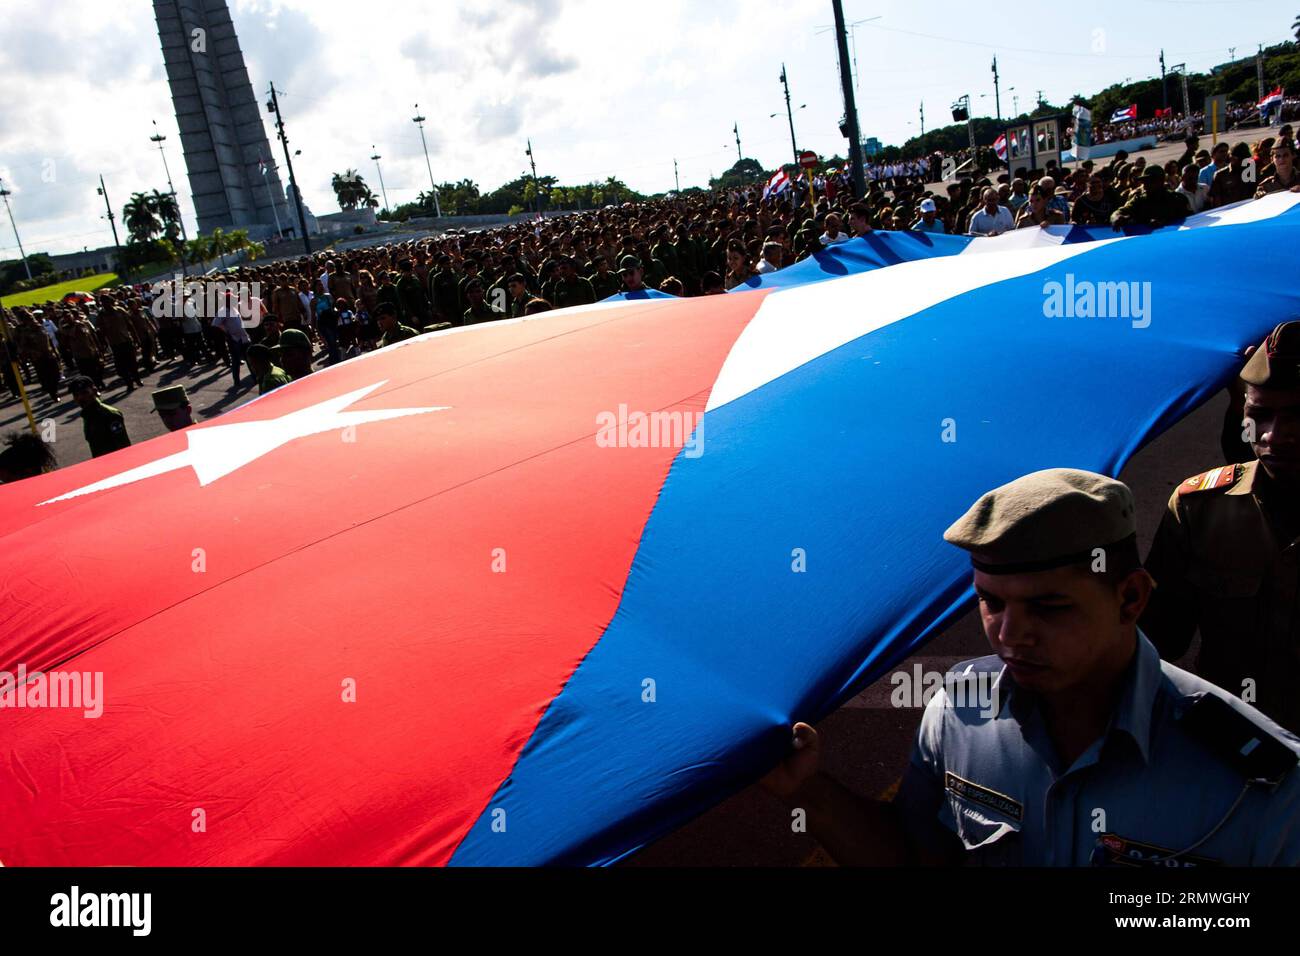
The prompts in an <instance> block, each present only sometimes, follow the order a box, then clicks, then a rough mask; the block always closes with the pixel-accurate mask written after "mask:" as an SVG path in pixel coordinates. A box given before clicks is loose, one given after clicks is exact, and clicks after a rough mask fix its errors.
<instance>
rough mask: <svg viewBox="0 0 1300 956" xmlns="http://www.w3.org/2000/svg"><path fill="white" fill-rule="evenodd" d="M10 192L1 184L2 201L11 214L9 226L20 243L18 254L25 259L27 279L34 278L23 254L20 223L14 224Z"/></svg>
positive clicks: (25, 254)
mask: <svg viewBox="0 0 1300 956" xmlns="http://www.w3.org/2000/svg"><path fill="white" fill-rule="evenodd" d="M12 195H13V193H11V192H10V191H9V190H7V189H5V187H4V183H3V182H0V199H3V200H4V201H5V211H6V212H8V213H9V225H11V226H13V228H14V241H15V242H17V243H18V254H19V255H20V256H22V258H23V268H24V269H26V270H27V278H28V279H30V278H31V277H32V267H31V264H30V263H28V261H27V253H25V252H23V241H22V240H21V239H19V238H18V223H16V222H14V211H13V208H12V207H11V206H10V205H9V197H10V196H12Z"/></svg>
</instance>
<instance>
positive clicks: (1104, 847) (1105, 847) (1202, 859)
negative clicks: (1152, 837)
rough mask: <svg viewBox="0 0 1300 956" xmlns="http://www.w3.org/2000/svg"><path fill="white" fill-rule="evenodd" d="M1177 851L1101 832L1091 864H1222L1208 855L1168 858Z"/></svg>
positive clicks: (1187, 865) (1191, 865)
mask: <svg viewBox="0 0 1300 956" xmlns="http://www.w3.org/2000/svg"><path fill="white" fill-rule="evenodd" d="M1177 852H1178V851H1177V850H1168V849H1165V848H1164V847H1162V846H1154V845H1152V844H1150V843H1140V842H1138V841H1137V840H1130V839H1128V838H1127V837H1122V836H1119V835H1118V834H1115V833H1103V834H1102V835H1101V836H1099V837H1098V838H1097V849H1096V850H1095V851H1094V853H1093V865H1094V866H1168V867H1197V866H1222V865H1223V863H1222V861H1220V860H1214V859H1211V858H1210V857H1208V856H1191V855H1189V854H1184V855H1183V856H1180V857H1178V859H1176V860H1171V859H1169V857H1171V856H1173V855H1174V854H1175V853H1177Z"/></svg>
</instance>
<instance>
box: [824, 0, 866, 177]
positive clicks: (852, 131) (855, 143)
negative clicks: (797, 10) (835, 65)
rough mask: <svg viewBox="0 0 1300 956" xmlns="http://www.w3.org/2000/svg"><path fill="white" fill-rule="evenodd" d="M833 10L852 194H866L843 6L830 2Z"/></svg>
mask: <svg viewBox="0 0 1300 956" xmlns="http://www.w3.org/2000/svg"><path fill="white" fill-rule="evenodd" d="M831 5H832V6H833V7H834V9H835V40H836V46H837V47H839V55H840V85H841V86H842V87H843V88H844V120H845V125H847V127H848V138H849V166H850V169H851V170H852V173H853V194H854V195H855V196H859V197H861V196H865V195H866V194H867V181H866V175H865V174H864V173H863V171H862V133H861V130H859V128H858V105H857V101H856V100H855V99H854V96H853V70H852V67H851V66H850V63H849V39H848V35H847V33H846V31H845V28H844V4H843V2H842V0H831Z"/></svg>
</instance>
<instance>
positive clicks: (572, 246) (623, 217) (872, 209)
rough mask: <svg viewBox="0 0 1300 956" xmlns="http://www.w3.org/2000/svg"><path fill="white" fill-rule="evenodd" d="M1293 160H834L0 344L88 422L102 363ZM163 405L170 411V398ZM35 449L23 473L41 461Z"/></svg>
mask: <svg viewBox="0 0 1300 956" xmlns="http://www.w3.org/2000/svg"><path fill="white" fill-rule="evenodd" d="M1294 161H1295V148H1294V143H1293V140H1292V130H1291V128H1290V127H1289V126H1288V127H1283V128H1281V130H1279V132H1278V135H1277V136H1276V137H1271V136H1270V137H1267V138H1265V139H1262V140H1260V141H1259V142H1257V143H1254V144H1253V145H1251V144H1247V143H1245V142H1238V143H1236V144H1235V145H1232V146H1229V144H1228V143H1227V141H1220V142H1219V143H1218V145H1217V146H1216V147H1215V148H1214V150H1213V151H1209V150H1204V149H1201V148H1200V147H1199V142H1198V141H1197V139H1196V137H1194V136H1191V137H1188V139H1187V141H1186V145H1185V150H1184V153H1183V155H1182V156H1181V157H1180V158H1178V159H1174V160H1170V161H1169V162H1167V163H1165V164H1163V165H1158V164H1153V163H1147V161H1146V159H1145V157H1142V156H1137V157H1136V158H1133V159H1131V160H1130V158H1129V156H1128V155H1127V154H1126V153H1124V152H1120V153H1119V154H1118V155H1116V157H1115V158H1114V159H1112V160H1111V161H1110V162H1108V163H1106V164H1104V165H1097V164H1094V163H1093V162H1091V161H1088V162H1084V163H1082V164H1079V165H1078V166H1077V167H1076V168H1074V169H1073V170H1070V171H1066V170H1063V169H1060V168H1058V167H1057V166H1056V165H1055V164H1054V163H1049V164H1048V165H1047V167H1046V168H1045V169H1042V170H1030V171H1025V172H1021V173H1018V174H1016V175H1014V176H1012V175H1010V174H1006V173H1004V174H1001V175H999V176H998V177H997V179H996V181H994V180H991V179H989V178H988V177H982V178H979V179H976V178H974V177H971V176H963V177H961V178H959V179H956V180H953V181H949V182H947V183H946V184H942V188H939V189H933V188H931V187H932V185H933V184H932V183H931V179H932V174H933V172H934V169H933V164H932V163H930V162H927V161H924V160H921V161H916V162H911V163H897V164H892V165H888V166H879V167H876V169H875V170H874V171H875V173H876V174H877V176H878V178H874V179H870V180H868V181H867V189H866V194H865V195H864V196H861V197H858V196H856V195H855V194H854V192H853V187H852V183H851V180H850V178H849V176H848V175H847V173H846V172H845V171H843V170H833V171H831V172H830V173H829V174H827V175H822V176H818V177H817V178H816V179H815V188H816V200H815V205H814V204H813V199H812V198H810V197H809V195H808V192H807V190H806V189H802V188H799V184H795V186H794V188H790V189H787V190H785V191H784V192H782V193H781V194H779V195H775V196H768V197H766V198H765V197H764V195H763V190H762V188H761V187H760V186H758V185H755V186H753V187H749V188H746V189H739V190H733V191H731V192H714V193H706V194H699V195H687V196H672V197H669V198H667V199H664V200H656V201H650V202H643V203H635V204H633V203H629V204H625V205H623V206H619V207H606V208H604V209H599V210H594V211H589V212H583V213H576V214H571V215H567V216H562V217H556V218H551V219H547V220H531V221H523V222H515V223H513V224H509V225H504V226H500V227H496V228H492V229H488V230H484V231H481V232H477V233H473V234H446V235H439V236H434V237H430V238H422V239H418V240H409V241H405V242H390V243H386V244H383V245H377V246H370V247H364V248H358V249H352V250H348V251H338V252H331V251H325V252H320V253H317V254H315V255H313V256H311V257H302V258H298V259H285V260H280V261H274V262H270V263H266V264H249V265H245V266H242V267H240V268H236V269H234V270H230V271H228V272H225V273H222V274H218V275H210V276H204V277H196V278H186V279H184V280H182V281H178V282H164V283H161V284H158V285H156V286H150V287H136V286H123V287H119V288H115V289H106V290H101V291H100V292H99V293H98V294H97V296H96V297H95V298H94V300H93V301H83V300H80V299H78V298H73V299H72V300H71V301H67V302H47V303H45V304H44V306H42V307H39V308H27V307H19V308H14V309H11V310H8V312H5V313H0V321H3V322H4V323H5V327H6V330H7V332H8V335H7V337H6V338H7V341H6V342H5V343H4V349H5V351H6V353H12V355H13V357H14V358H16V359H17V365H18V368H19V369H20V371H21V372H22V373H23V374H24V378H25V380H27V381H34V382H36V383H38V384H39V390H40V392H41V393H43V396H44V397H43V401H46V402H49V403H51V404H58V402H59V401H60V398H61V393H66V394H69V395H74V397H75V398H76V400H77V401H78V403H79V404H80V405H81V406H82V408H83V410H88V411H89V418H94V417H96V416H98V417H99V418H101V419H102V418H104V417H105V415H107V417H108V418H110V419H111V418H112V417H113V415H114V414H120V413H116V410H114V409H112V407H111V406H107V405H104V404H103V403H102V402H101V401H100V400H99V398H98V394H99V393H101V392H103V391H104V390H105V389H106V387H107V384H108V379H109V369H110V367H111V369H112V375H113V377H115V378H116V380H117V382H118V384H120V386H121V387H122V388H123V389H125V390H127V391H130V390H132V389H135V388H138V387H141V386H142V385H143V378H142V375H144V374H147V373H150V372H152V371H153V370H154V369H155V368H156V367H158V366H159V365H164V364H166V365H168V366H169V367H173V368H174V370H175V371H176V372H177V374H178V376H182V377H183V376H184V375H187V374H191V373H199V372H202V371H208V370H210V369H212V368H221V367H224V368H227V369H229V371H230V375H231V389H232V390H235V391H238V390H240V389H243V388H251V387H253V386H256V387H257V388H258V389H259V390H260V391H265V390H267V389H269V388H274V387H276V386H278V385H279V384H283V383H284V382H287V381H292V380H293V379H295V378H300V377H302V376H304V375H307V374H310V373H311V371H312V370H313V368H315V367H317V366H318V365H329V364H334V363H337V362H341V361H346V360H347V359H349V358H351V357H354V356H357V355H359V354H361V353H362V352H366V351H370V350H372V349H375V348H380V347H383V346H385V345H391V344H393V343H394V342H399V341H402V340H403V339H406V338H409V337H411V336H414V335H417V334H419V333H421V332H426V331H432V330H438V329H444V328H449V327H453V326H460V325H472V324H477V323H480V322H490V321H494V320H497V319H503V318H509V317H516V318H517V317H520V316H524V315H531V314H536V313H537V312H541V311H545V310H548V309H559V308H566V307H569V306H575V305H583V304H588V303H593V302H596V301H599V300H602V299H606V298H609V297H610V296H613V295H616V294H619V293H629V294H651V293H650V290H654V291H657V292H660V293H666V294H670V295H675V296H696V295H715V294H720V293H723V292H726V291H729V290H731V289H734V288H736V287H737V286H740V285H742V284H745V283H748V282H751V280H753V279H754V277H756V276H761V275H764V274H767V273H770V272H773V271H776V270H780V269H783V268H785V267H787V266H790V265H792V264H794V263H796V262H798V261H800V260H802V259H805V258H807V257H808V256H811V255H813V254H815V253H818V252H820V251H822V250H824V249H827V248H830V247H833V246H835V245H838V244H840V243H843V242H847V241H848V240H850V239H852V238H854V237H857V236H863V235H866V234H867V233H869V232H871V231H873V230H896V231H904V230H912V231H918V232H929V233H946V234H964V235H976V236H995V235H998V234H1001V233H1004V232H1007V231H1009V230H1011V229H1015V228H1027V227H1041V226H1048V225H1053V224H1065V223H1074V224H1080V225H1105V224H1110V225H1112V226H1113V227H1115V228H1117V229H1121V228H1124V227H1127V226H1130V225H1132V226H1159V225H1164V224H1167V223H1169V222H1173V221H1177V220H1179V219H1181V218H1183V217H1185V216H1187V215H1189V214H1191V213H1194V212H1200V211H1202V210H1204V209H1208V208H1214V207H1217V206H1222V205H1225V204H1229V203H1234V202H1239V201H1242V200H1246V199H1250V198H1252V197H1258V196H1263V195H1266V194H1268V193H1269V192H1272V191H1276V190H1279V189H1291V190H1300V177H1297V173H1296V169H1295V165H1294ZM0 358H5V361H3V362H2V363H0V364H2V366H3V377H4V383H5V386H6V387H7V388H8V389H9V391H10V392H12V393H14V394H17V391H18V382H17V380H16V378H15V376H14V371H13V369H14V366H13V365H12V364H11V363H10V362H9V361H8V360H7V355H6V356H0ZM245 366H246V367H247V369H248V371H249V373H251V376H252V378H251V380H248V381H247V383H246V381H245V379H244V376H243V368H244V367H245ZM181 387H182V388H183V385H182V386H181ZM92 392H93V393H94V394H93V395H92V394H91V393H92ZM167 396H170V399H167V400H172V401H174V400H177V399H178V398H179V396H177V395H176V394H175V392H174V391H171V390H167ZM165 398H166V397H165ZM183 404H186V406H187V403H183ZM102 408H106V409H109V411H108V412H103V411H102V410H101V409H102ZM157 410H158V412H159V414H160V415H163V416H164V420H169V416H171V415H173V414H174V412H175V411H176V410H175V409H168V408H163V407H161V406H159V407H158V408H157ZM89 418H88V419H87V422H88V423H89ZM180 420H181V421H182V422H183V421H185V419H184V417H182V418H181V419H180ZM126 434H127V432H126V429H125V428H122V429H112V428H110V429H107V430H106V431H105V432H104V435H101V436H98V440H96V441H93V442H92V450H93V451H94V452H95V453H96V454H100V453H103V452H104V451H109V450H112V449H113V448H114V447H118V446H119V445H120V443H121V442H122V441H124V440H126V441H129V439H127V438H126ZM87 439H88V441H90V440H91V432H90V429H89V424H88V430H87ZM32 451H33V455H32V456H30V460H31V461H32V462H33V463H34V464H32V465H31V466H30V467H35V468H38V469H40V468H47V467H49V466H50V461H49V459H48V457H47V456H36V455H35V454H34V451H35V450H34V449H32ZM11 457H12V456H11ZM9 474H11V475H12V474H13V472H9ZM0 477H3V476H0Z"/></svg>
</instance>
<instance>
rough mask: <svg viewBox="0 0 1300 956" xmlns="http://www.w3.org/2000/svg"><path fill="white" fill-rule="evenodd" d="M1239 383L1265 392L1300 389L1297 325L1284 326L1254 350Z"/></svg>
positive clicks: (1299, 355) (1299, 353) (1299, 325)
mask: <svg viewBox="0 0 1300 956" xmlns="http://www.w3.org/2000/svg"><path fill="white" fill-rule="evenodd" d="M1241 380H1242V381H1243V382H1245V383H1246V384H1247V385H1254V386H1256V387H1267V388H1300V321H1293V322H1283V323H1282V324H1281V325H1279V326H1278V327H1277V328H1275V329H1274V330H1273V334H1272V335H1270V336H1269V337H1268V338H1267V339H1265V340H1264V344H1263V345H1261V346H1260V347H1259V348H1257V349H1256V350H1255V354H1254V355H1252V356H1251V357H1250V361H1249V362H1247V363H1246V367H1245V368H1244V369H1242V370H1241Z"/></svg>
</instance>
